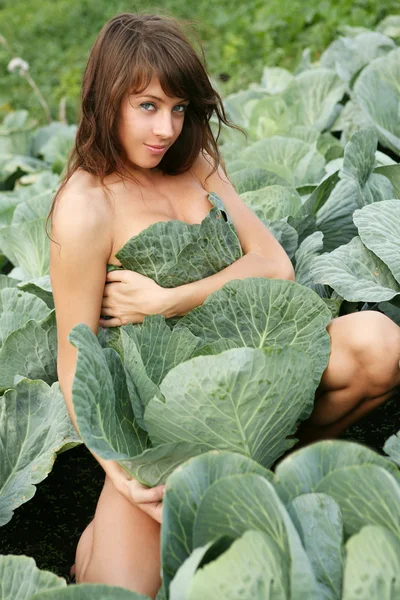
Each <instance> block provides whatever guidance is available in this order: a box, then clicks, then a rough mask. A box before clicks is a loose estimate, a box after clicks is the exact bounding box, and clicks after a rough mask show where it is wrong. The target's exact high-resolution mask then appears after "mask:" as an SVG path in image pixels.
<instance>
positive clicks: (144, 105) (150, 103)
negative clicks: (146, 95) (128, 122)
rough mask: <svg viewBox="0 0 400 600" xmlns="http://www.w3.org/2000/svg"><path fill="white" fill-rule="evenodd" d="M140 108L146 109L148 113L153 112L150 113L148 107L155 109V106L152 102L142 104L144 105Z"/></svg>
mask: <svg viewBox="0 0 400 600" xmlns="http://www.w3.org/2000/svg"><path fill="white" fill-rule="evenodd" d="M140 106H142V107H144V110H146V111H147V112H151V111H148V110H147V108H146V106H152V107H153V108H154V104H153V103H152V102H142V104H141V105H140Z"/></svg>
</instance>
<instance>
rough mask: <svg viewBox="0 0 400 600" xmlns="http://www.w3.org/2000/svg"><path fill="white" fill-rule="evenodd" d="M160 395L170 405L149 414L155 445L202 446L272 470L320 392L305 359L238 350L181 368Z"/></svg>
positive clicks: (158, 405)
mask: <svg viewBox="0 0 400 600" xmlns="http://www.w3.org/2000/svg"><path fill="white" fill-rule="evenodd" d="M305 373H307V376H306V377H305ZM300 381H301V382H302V384H301V385H300ZM160 390H161V392H162V394H163V398H164V399H165V401H164V400H163V401H162V400H160V399H158V398H154V399H153V400H151V401H150V403H149V404H148V406H147V408H146V411H145V423H146V425H147V430H148V432H149V435H150V438H151V440H152V443H153V444H155V445H159V444H165V443H170V442H179V441H186V442H191V443H200V444H204V445H205V446H208V448H209V449H210V450H211V449H214V448H217V449H221V450H231V451H233V452H239V453H241V454H245V455H246V456H248V457H249V458H253V459H254V460H256V461H257V462H259V463H261V464H262V465H263V466H265V467H269V466H271V465H272V464H273V463H274V462H275V460H276V459H277V458H278V457H279V456H281V455H282V454H283V453H284V452H285V450H287V449H289V448H290V447H291V446H292V445H293V443H294V442H293V440H288V439H286V437H287V436H288V435H291V434H293V433H294V432H295V431H296V425H297V421H298V420H299V419H300V420H303V419H305V418H306V417H307V416H308V415H309V414H310V412H311V410H312V407H313V395H314V391H315V385H314V383H313V378H312V362H311V360H310V358H309V357H308V356H306V355H305V354H301V353H299V352H296V351H294V350H292V349H291V348H285V349H283V350H271V351H263V350H258V349H257V350H255V349H252V348H236V349H233V350H227V351H226V352H223V353H222V354H219V355H217V356H198V357H196V358H193V359H191V360H190V361H187V362H186V363H184V364H180V365H178V366H177V367H175V368H174V369H172V371H170V372H169V373H168V375H167V376H166V377H165V379H164V380H163V382H162V383H161V386H160Z"/></svg>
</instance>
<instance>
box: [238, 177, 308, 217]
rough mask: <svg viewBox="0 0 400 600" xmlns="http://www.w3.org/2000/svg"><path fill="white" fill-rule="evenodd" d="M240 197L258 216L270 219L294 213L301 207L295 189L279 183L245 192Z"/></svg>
mask: <svg viewBox="0 0 400 600" xmlns="http://www.w3.org/2000/svg"><path fill="white" fill-rule="evenodd" d="M241 197H242V200H243V201H244V202H245V203H246V204H247V205H248V206H250V208H251V209H252V210H253V211H254V212H255V213H256V215H257V216H258V217H260V218H261V219H268V220H270V221H276V220H278V219H282V218H283V217H288V216H289V215H295V214H296V213H297V212H298V211H299V210H300V208H301V198H300V196H299V194H298V193H297V192H296V190H295V189H294V188H290V187H284V186H281V185H270V186H268V187H264V188H261V189H259V190H254V191H253V192H245V193H244V194H242V195H241Z"/></svg>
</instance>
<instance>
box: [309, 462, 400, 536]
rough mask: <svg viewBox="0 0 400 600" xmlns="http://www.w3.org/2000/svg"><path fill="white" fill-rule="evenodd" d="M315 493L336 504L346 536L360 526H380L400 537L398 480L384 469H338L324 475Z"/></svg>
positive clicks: (356, 467) (368, 467)
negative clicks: (330, 497) (327, 496)
mask: <svg viewBox="0 0 400 600" xmlns="http://www.w3.org/2000/svg"><path fill="white" fill-rule="evenodd" d="M316 491H317V492H323V493H325V494H329V496H332V498H333V499H334V500H336V502H337V503H338V504H339V506H340V509H341V511H342V514H343V524H344V531H345V533H346V535H352V534H353V533H357V532H358V531H359V530H360V529H361V527H364V525H382V526H383V527H386V528H387V529H389V530H390V531H392V532H393V533H394V534H395V535H397V536H398V537H399V536H400V511H399V506H400V478H399V477H397V480H396V478H395V477H393V475H391V474H390V473H389V472H388V470H387V469H385V468H382V467H379V466H377V465H374V464H370V465H357V466H354V467H345V468H342V469H338V470H336V471H333V472H331V473H328V474H327V475H326V476H325V477H324V479H322V481H320V483H319V484H318V486H317V489H316Z"/></svg>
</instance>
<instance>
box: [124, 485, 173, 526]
mask: <svg viewBox="0 0 400 600" xmlns="http://www.w3.org/2000/svg"><path fill="white" fill-rule="evenodd" d="M119 488H120V489H119V491H120V492H121V494H122V495H123V496H125V498H127V499H128V500H129V501H130V502H132V504H134V505H135V506H137V507H138V508H140V509H141V510H142V511H143V512H145V513H147V514H148V515H149V516H150V517H151V518H152V519H154V520H155V521H158V523H161V521H162V508H163V504H162V498H163V496H164V488H165V485H159V486H157V487H154V488H147V487H146V486H145V485H142V484H141V483H139V482H138V481H136V479H131V480H128V479H124V481H123V483H122V487H121V485H120V486H119Z"/></svg>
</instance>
